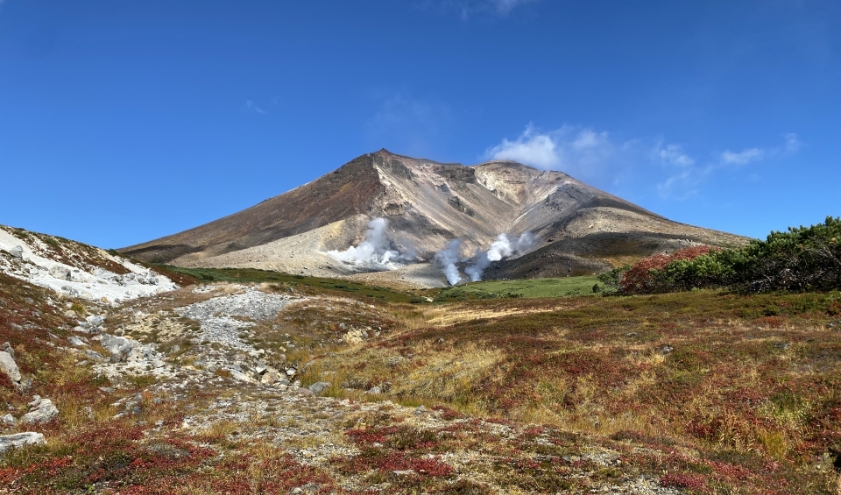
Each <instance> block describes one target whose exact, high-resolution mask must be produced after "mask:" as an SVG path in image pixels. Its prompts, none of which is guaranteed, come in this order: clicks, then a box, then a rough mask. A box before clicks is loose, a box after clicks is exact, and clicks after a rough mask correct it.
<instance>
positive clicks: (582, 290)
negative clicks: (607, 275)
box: [435, 277, 605, 301]
mask: <svg viewBox="0 0 841 495" xmlns="http://www.w3.org/2000/svg"><path fill="white" fill-rule="evenodd" d="M594 286H598V292H594V291H593V287H594ZM604 290H605V287H604V284H603V283H601V282H599V279H598V278H597V277H567V278H538V279H530V280H529V279H524V280H489V281H486V282H472V283H469V284H464V285H457V286H455V287H449V288H446V289H443V290H441V291H439V292H438V293H437V294H436V295H435V298H436V299H438V300H439V301H440V300H443V301H447V300H466V299H502V298H524V299H537V298H545V297H569V296H585V295H593V294H601V292H602V291H604Z"/></svg>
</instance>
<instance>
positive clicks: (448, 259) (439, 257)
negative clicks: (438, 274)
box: [435, 239, 461, 285]
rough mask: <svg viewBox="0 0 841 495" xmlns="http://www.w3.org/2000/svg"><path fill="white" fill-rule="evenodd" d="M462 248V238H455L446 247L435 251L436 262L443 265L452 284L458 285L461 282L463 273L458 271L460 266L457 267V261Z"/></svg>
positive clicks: (448, 280)
mask: <svg viewBox="0 0 841 495" xmlns="http://www.w3.org/2000/svg"><path fill="white" fill-rule="evenodd" d="M460 248H461V239H453V240H452V241H450V243H449V244H447V247H446V248H444V249H442V250H441V251H438V252H437V253H435V262H436V263H438V265H439V266H440V267H441V270H442V271H443V272H444V276H446V277H447V282H449V283H450V285H456V284H457V283H459V282H461V275H460V274H459V273H458V268H457V267H456V263H458V262H459V254H458V252H459V249H460Z"/></svg>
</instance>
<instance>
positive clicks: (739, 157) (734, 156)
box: [721, 148, 765, 165]
mask: <svg viewBox="0 0 841 495" xmlns="http://www.w3.org/2000/svg"><path fill="white" fill-rule="evenodd" d="M764 158H765V150H763V149H761V148H749V149H746V150H742V151H740V152H738V153H734V152H732V151H730V150H725V151H724V153H722V154H721V163H723V164H725V165H747V164H748V163H750V162H757V161H760V160H762V159H764Z"/></svg>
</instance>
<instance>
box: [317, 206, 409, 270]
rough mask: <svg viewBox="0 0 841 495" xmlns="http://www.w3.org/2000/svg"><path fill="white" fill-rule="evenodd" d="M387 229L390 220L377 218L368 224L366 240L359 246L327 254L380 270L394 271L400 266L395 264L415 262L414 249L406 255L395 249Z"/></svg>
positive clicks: (340, 259) (346, 261)
mask: <svg viewBox="0 0 841 495" xmlns="http://www.w3.org/2000/svg"><path fill="white" fill-rule="evenodd" d="M387 227H388V220H386V219H385V218H380V217H378V218H375V219H373V220H371V221H370V222H368V230H367V231H365V239H364V240H363V241H362V242H360V243H359V245H357V246H355V247H354V246H351V247H349V248H347V249H345V250H344V251H337V250H332V251H328V252H327V254H329V255H330V256H332V257H334V258H336V259H337V260H339V261H344V262H345V263H353V264H354V265H357V266H362V267H368V268H379V269H383V268H385V269H394V268H397V267H398V266H399V265H398V264H397V263H395V262H400V261H412V260H414V259H415V254H414V247H413V246H409V249H408V250H407V251H408V252H406V253H401V252H400V251H398V250H397V249H395V248H394V247H393V245H392V242H391V239H390V238H389V236H388V233H387V232H386V228H387Z"/></svg>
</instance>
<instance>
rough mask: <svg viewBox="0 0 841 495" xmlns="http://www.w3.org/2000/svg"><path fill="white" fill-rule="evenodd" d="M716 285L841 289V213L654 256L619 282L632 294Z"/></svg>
mask: <svg viewBox="0 0 841 495" xmlns="http://www.w3.org/2000/svg"><path fill="white" fill-rule="evenodd" d="M716 287H726V288H730V289H732V290H735V291H738V292H742V293H758V292H771V291H796V292H806V291H828V290H838V289H841V218H833V217H827V219H826V221H825V222H824V223H822V224H817V225H812V226H810V227H797V228H789V229H788V231H786V232H772V233H771V234H770V235H768V237H767V239H766V240H764V241H760V240H753V241H751V242H750V244H748V245H747V246H744V247H742V248H738V249H711V248H709V247H705V248H690V249H684V250H679V251H676V252H675V253H672V254H671V255H656V256H652V257H649V258H646V259H644V260H642V261H641V262H640V263H638V264H637V265H635V266H634V267H632V268H631V269H630V270H629V271H628V272H627V273H626V274H625V275H624V279H623V280H622V282H621V283H620V290H621V291H622V292H624V293H629V294H646V293H657V292H672V291H681V290H690V289H697V288H716Z"/></svg>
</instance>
